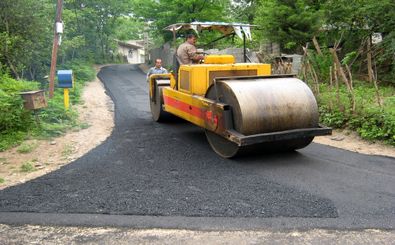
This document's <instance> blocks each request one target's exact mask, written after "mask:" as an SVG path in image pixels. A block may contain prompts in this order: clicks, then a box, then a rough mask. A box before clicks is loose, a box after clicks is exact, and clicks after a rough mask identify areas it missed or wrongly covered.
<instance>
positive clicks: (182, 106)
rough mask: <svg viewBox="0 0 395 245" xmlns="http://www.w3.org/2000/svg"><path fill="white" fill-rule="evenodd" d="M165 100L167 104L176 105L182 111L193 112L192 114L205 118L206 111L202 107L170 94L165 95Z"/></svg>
mask: <svg viewBox="0 0 395 245" xmlns="http://www.w3.org/2000/svg"><path fill="white" fill-rule="evenodd" d="M163 100H164V101H165V105H169V106H171V107H174V108H176V109H178V110H180V111H183V112H186V113H188V114H191V115H192V116H195V117H198V118H201V119H203V120H204V119H205V113H204V112H203V109H202V108H199V107H196V106H193V105H190V104H187V103H184V102H182V101H179V100H176V99H173V98H171V97H169V96H166V95H164V96H163Z"/></svg>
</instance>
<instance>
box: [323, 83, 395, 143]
mask: <svg viewBox="0 0 395 245" xmlns="http://www.w3.org/2000/svg"><path fill="white" fill-rule="evenodd" d="M354 92H355V98H356V101H357V107H356V110H355V112H354V113H351V112H350V109H349V108H350V103H349V99H348V98H347V96H348V95H347V93H346V90H345V86H344V85H343V84H341V85H340V89H339V95H340V96H339V97H340V103H337V98H336V96H337V93H336V91H331V89H330V88H329V86H328V85H326V84H322V85H321V94H320V96H319V98H318V102H319V112H320V120H321V122H322V123H323V124H325V125H328V126H331V127H334V128H346V127H348V128H350V129H353V130H356V131H357V132H358V133H359V135H360V136H361V137H362V138H364V139H368V140H383V141H385V142H387V143H389V144H391V145H395V88H393V87H391V86H388V87H383V86H381V87H380V95H381V98H383V105H382V106H381V107H380V106H379V105H378V103H377V99H376V94H375V89H374V87H373V85H371V84H367V83H363V82H359V81H358V82H356V83H355V84H354ZM330 105H332V106H330Z"/></svg>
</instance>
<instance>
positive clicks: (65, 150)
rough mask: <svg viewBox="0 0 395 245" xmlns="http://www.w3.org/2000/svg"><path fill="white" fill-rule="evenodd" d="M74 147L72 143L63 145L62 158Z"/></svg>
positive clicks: (71, 151)
mask: <svg viewBox="0 0 395 245" xmlns="http://www.w3.org/2000/svg"><path fill="white" fill-rule="evenodd" d="M73 151H74V149H73V146H72V145H65V147H64V149H63V151H62V156H63V157H64V158H66V157H68V156H70V155H71V154H72V153H73Z"/></svg>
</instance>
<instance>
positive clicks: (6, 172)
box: [0, 78, 114, 190]
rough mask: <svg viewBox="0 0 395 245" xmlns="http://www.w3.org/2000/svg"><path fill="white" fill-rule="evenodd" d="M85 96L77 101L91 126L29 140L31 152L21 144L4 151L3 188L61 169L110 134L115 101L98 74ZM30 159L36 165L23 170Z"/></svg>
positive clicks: (0, 159) (0, 165)
mask: <svg viewBox="0 0 395 245" xmlns="http://www.w3.org/2000/svg"><path fill="white" fill-rule="evenodd" d="M81 99H82V101H83V103H82V104H81V105H77V110H78V112H79V121H80V123H83V124H84V125H86V127H87V128H85V129H81V130H78V131H72V132H68V133H66V134H65V135H63V136H61V137H58V138H55V139H53V140H28V141H26V142H25V144H28V145H34V149H33V150H32V151H31V152H29V153H25V154H22V153H18V151H17V149H18V147H15V148H13V149H10V150H7V151H4V152H0V178H2V179H4V183H0V190H1V189H4V188H6V187H9V186H13V185H17V184H21V183H24V182H26V181H28V180H31V179H35V178H37V177H39V176H42V175H44V174H47V173H49V172H52V171H54V170H57V169H59V168H60V167H61V166H64V165H65V164H68V163H70V162H72V161H74V160H75V159H78V158H80V157H81V156H83V155H84V154H86V153H87V152H88V151H90V150H91V149H93V148H95V147H96V146H97V145H99V144H101V143H102V142H103V141H104V140H105V139H107V137H109V136H110V134H111V132H112V130H113V128H114V104H113V102H112V100H111V99H110V97H109V96H107V95H106V93H105V89H104V86H103V84H102V83H101V82H100V80H99V79H98V78H96V79H95V80H93V81H91V82H89V83H87V84H86V86H85V87H84V90H83V93H82V95H81ZM27 163H29V164H30V165H32V166H33V167H34V169H32V170H31V171H27V172H26V171H25V172H23V171H21V167H22V165H24V164H27Z"/></svg>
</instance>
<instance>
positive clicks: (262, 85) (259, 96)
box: [149, 23, 332, 158]
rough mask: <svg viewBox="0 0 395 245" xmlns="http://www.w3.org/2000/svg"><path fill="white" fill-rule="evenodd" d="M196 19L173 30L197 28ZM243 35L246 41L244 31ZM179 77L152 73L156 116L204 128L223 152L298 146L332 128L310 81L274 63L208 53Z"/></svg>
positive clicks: (233, 153) (182, 69) (181, 70)
mask: <svg viewBox="0 0 395 245" xmlns="http://www.w3.org/2000/svg"><path fill="white" fill-rule="evenodd" d="M191 24H193V23H189V24H175V25H173V26H170V27H168V28H167V29H168V30H172V31H176V28H175V26H177V27H179V28H178V29H177V30H179V29H181V28H189V29H195V30H196V26H195V27H193V26H192V27H191ZM215 24H216V25H215ZM197 25H199V24H197ZM236 25H237V24H224V23H219V24H217V23H209V24H208V23H206V24H205V25H204V26H203V25H201V24H200V29H202V28H207V27H208V28H211V29H217V30H220V31H222V30H224V26H225V29H226V30H227V32H229V28H230V27H234V29H236V27H235V26H236ZM180 26H181V27H180ZM202 26H203V27H202ZM244 26H248V25H244ZM248 27H250V26H248ZM198 28H199V26H198ZM208 28H207V29H208ZM240 29H242V30H243V28H242V27H240ZM244 30H245V29H244ZM247 31H248V29H247ZM225 34H226V33H225ZM242 37H243V38H244V40H245V37H246V34H244V32H243V35H242ZM244 55H245V54H244ZM245 57H246V56H245ZM175 77H176V76H174V74H171V73H169V74H155V75H151V76H150V79H149V88H150V89H149V96H150V107H151V113H152V117H153V119H154V120H155V121H158V122H161V121H166V120H167V119H168V118H169V117H172V116H176V117H180V118H183V119H185V120H187V121H189V122H191V123H193V124H195V125H197V126H199V127H201V128H204V129H205V132H206V137H207V139H208V141H209V143H210V145H211V147H212V149H213V150H214V151H215V152H216V153H217V154H219V155H220V156H222V157H225V158H231V157H234V156H236V155H237V154H239V153H250V152H257V151H259V152H261V151H272V150H275V151H278V150H281V151H284V150H296V149H300V148H303V147H305V146H307V145H308V144H310V142H311V141H312V140H313V138H314V137H315V136H321V135H329V134H331V132H332V129H331V128H327V127H324V126H321V125H319V124H318V107H317V102H316V100H315V98H314V95H313V93H312V92H311V90H310V89H309V88H308V86H307V85H306V84H305V83H304V82H302V81H301V80H299V79H297V78H295V77H294V76H293V75H274V76H273V75H271V66H270V64H260V63H235V58H234V57H233V56H232V55H207V56H206V57H205V60H204V63H203V64H193V65H181V66H180V67H179V70H178V76H177V80H176V78H175Z"/></svg>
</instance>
